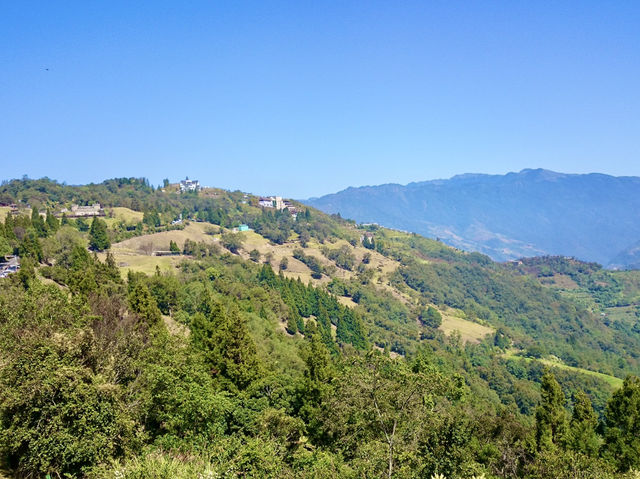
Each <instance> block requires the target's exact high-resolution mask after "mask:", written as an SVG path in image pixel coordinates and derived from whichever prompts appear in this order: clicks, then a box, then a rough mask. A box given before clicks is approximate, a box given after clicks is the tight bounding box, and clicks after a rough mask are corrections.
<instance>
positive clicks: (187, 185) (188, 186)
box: [180, 178, 201, 193]
mask: <svg viewBox="0 0 640 479" xmlns="http://www.w3.org/2000/svg"><path fill="white" fill-rule="evenodd" d="M200 190H201V187H200V182H199V181H198V180H190V179H189V178H186V179H184V180H182V181H181V182H180V193H186V192H188V191H200Z"/></svg>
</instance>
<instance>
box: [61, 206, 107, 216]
mask: <svg viewBox="0 0 640 479" xmlns="http://www.w3.org/2000/svg"><path fill="white" fill-rule="evenodd" d="M60 214H66V215H67V216H68V217H69V218H84V217H91V216H104V210H103V209H102V206H100V203H94V204H92V205H88V206H80V205H71V210H68V209H67V208H63V209H61V210H60Z"/></svg>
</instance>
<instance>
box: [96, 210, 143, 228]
mask: <svg viewBox="0 0 640 479" xmlns="http://www.w3.org/2000/svg"><path fill="white" fill-rule="evenodd" d="M107 215H108V216H109V217H108V218H105V220H106V221H107V223H115V222H117V221H124V222H125V223H127V224H136V223H139V222H140V221H142V218H143V217H144V213H142V212H141V211H134V210H132V209H129V208H124V207H121V206H115V207H113V208H107Z"/></svg>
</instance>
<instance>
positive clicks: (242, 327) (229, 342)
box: [191, 299, 259, 389]
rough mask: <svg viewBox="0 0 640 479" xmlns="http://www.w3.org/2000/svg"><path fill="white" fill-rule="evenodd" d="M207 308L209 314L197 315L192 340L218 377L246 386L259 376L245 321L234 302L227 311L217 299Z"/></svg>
mask: <svg viewBox="0 0 640 479" xmlns="http://www.w3.org/2000/svg"><path fill="white" fill-rule="evenodd" d="M208 309H210V312H209V314H208V315H205V314H203V313H197V314H195V315H194V317H193V320H192V326H191V330H192V341H193V343H194V344H195V345H196V346H197V347H198V348H200V349H201V350H202V351H203V352H204V356H205V360H206V361H207V363H208V364H209V366H210V367H211V372H212V373H213V374H214V375H215V376H219V377H221V378H222V379H224V380H226V381H229V382H231V383H232V384H233V385H235V386H236V387H237V388H238V389H245V388H246V387H247V386H249V384H251V382H252V381H253V380H255V379H256V378H257V377H258V375H259V363H258V357H257V353H256V346H255V343H254V342H253V339H252V338H251V335H250V334H249V330H248V328H247V324H246V320H245V319H244V318H243V317H242V316H241V315H240V312H239V311H238V308H237V307H236V306H235V305H233V306H231V307H230V308H229V310H228V311H226V312H225V311H223V308H222V305H221V304H220V303H219V302H218V301H216V300H215V299H212V301H211V304H210V308H208Z"/></svg>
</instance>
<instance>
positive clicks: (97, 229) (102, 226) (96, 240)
mask: <svg viewBox="0 0 640 479" xmlns="http://www.w3.org/2000/svg"><path fill="white" fill-rule="evenodd" d="M89 246H90V247H91V249H92V250H94V251H104V250H105V249H109V247H110V246H111V242H110V241H109V235H108V233H107V224H106V223H105V222H104V221H102V220H101V219H100V218H98V217H97V216H94V217H93V221H92V222H91V230H90V231H89Z"/></svg>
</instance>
